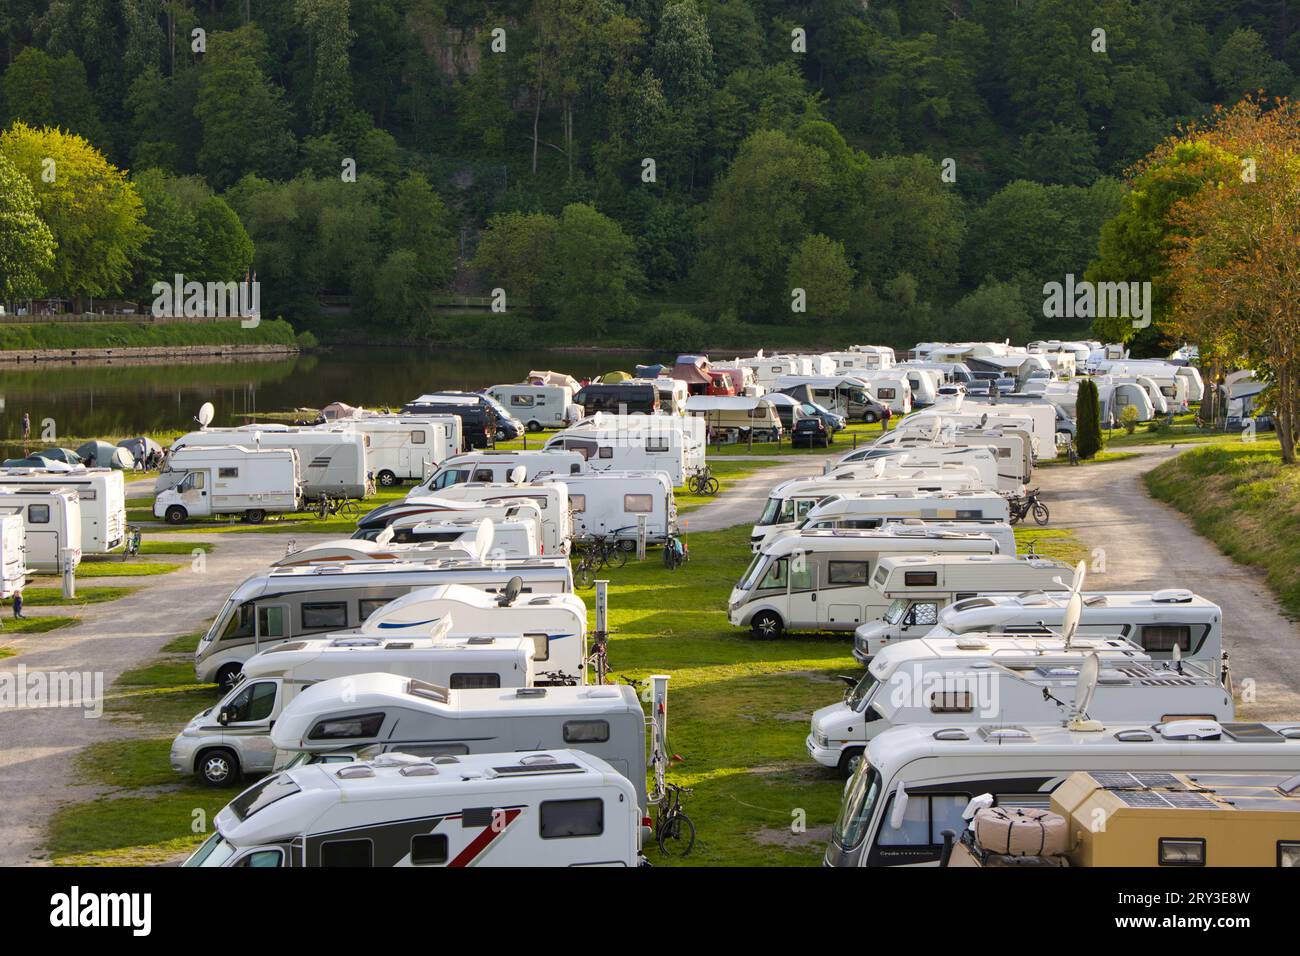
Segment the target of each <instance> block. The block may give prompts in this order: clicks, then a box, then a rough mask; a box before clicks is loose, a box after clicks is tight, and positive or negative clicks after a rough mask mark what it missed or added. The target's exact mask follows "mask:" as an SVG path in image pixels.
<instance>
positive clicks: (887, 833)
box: [876, 793, 970, 846]
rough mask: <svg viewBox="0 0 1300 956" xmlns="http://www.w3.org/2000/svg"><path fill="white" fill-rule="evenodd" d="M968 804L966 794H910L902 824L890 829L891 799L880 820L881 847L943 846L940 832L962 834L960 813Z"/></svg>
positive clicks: (964, 825) (962, 822) (968, 800)
mask: <svg viewBox="0 0 1300 956" xmlns="http://www.w3.org/2000/svg"><path fill="white" fill-rule="evenodd" d="M969 802H970V795H968V794H948V793H945V794H935V795H934V796H930V795H928V794H924V793H922V794H916V793H909V794H908V795H907V809H906V810H905V811H904V812H903V825H902V826H901V827H899V828H898V829H897V830H895V829H894V828H893V827H892V826H890V817H891V816H892V815H893V805H894V800H893V798H890V801H889V805H888V806H886V807H885V816H884V818H883V820H882V821H881V827H880V836H879V838H878V839H877V841H876V842H877V844H878V845H880V846H927V845H928V846H938V845H939V844H942V843H943V831H944V830H952V831H954V832H955V833H961V831H962V830H964V829H965V828H966V821H965V820H963V819H962V815H961V814H962V811H963V810H965V809H966V804H967V803H969Z"/></svg>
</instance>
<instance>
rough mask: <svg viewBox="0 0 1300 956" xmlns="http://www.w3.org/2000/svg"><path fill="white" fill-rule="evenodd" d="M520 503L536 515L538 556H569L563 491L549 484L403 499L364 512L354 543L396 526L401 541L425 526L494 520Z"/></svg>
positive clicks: (474, 485)
mask: <svg viewBox="0 0 1300 956" xmlns="http://www.w3.org/2000/svg"><path fill="white" fill-rule="evenodd" d="M521 502H522V503H531V504H533V505H535V506H536V508H537V509H538V512H539V513H540V516H541V522H542V529H541V538H540V543H541V548H542V554H568V553H569V540H570V539H571V538H572V537H573V525H572V522H571V519H570V515H569V494H568V489H567V488H566V487H565V485H564V483H563V482H559V481H557V482H552V483H549V484H548V483H545V482H530V483H527V484H520V485H516V484H496V483H488V484H481V483H479V482H467V483H463V484H455V485H448V486H447V487H446V488H443V489H441V491H439V493H438V495H437V496H433V495H429V496H419V497H408V498H406V499H405V500H404V501H394V502H392V503H390V504H386V505H383V506H381V507H379V508H376V509H375V510H373V511H371V512H368V513H367V514H365V515H363V516H362V518H361V520H360V521H359V522H357V531H356V533H355V534H354V535H353V537H354V538H369V539H372V540H373V539H375V538H376V537H378V535H379V533H380V532H381V531H383V530H384V529H385V528H387V527H388V526H389V525H396V526H397V527H396V528H395V529H394V535H395V538H398V539H400V537H401V536H402V535H404V534H405V533H406V532H405V530H404V529H408V528H412V527H414V526H416V525H419V524H422V523H423V522H425V521H437V520H442V519H444V518H453V519H461V518H467V517H470V516H471V515H472V514H482V516H483V517H494V516H495V515H494V513H493V512H492V511H489V510H487V509H495V508H505V509H509V508H512V507H514V506H515V505H518V504H520V503H521ZM475 509H479V510H478V511H476V510H475Z"/></svg>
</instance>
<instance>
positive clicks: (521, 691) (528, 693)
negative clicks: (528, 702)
mask: <svg viewBox="0 0 1300 956" xmlns="http://www.w3.org/2000/svg"><path fill="white" fill-rule="evenodd" d="M545 696H546V688H545V687H516V688H515V697H517V698H518V697H545Z"/></svg>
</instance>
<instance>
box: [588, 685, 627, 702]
mask: <svg viewBox="0 0 1300 956" xmlns="http://www.w3.org/2000/svg"><path fill="white" fill-rule="evenodd" d="M587 696H588V697H590V698H592V699H594V700H614V699H616V698H619V697H622V696H623V691H622V690H621V689H620V688H618V687H593V688H592V689H591V690H589V691H587Z"/></svg>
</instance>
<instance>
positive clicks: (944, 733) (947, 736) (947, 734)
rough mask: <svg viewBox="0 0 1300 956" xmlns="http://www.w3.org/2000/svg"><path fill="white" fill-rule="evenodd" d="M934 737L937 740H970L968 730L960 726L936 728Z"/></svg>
mask: <svg viewBox="0 0 1300 956" xmlns="http://www.w3.org/2000/svg"><path fill="white" fill-rule="evenodd" d="M933 737H934V739H935V740H970V737H969V736H968V735H967V734H966V731H964V730H962V729H961V728H960V727H945V728H944V729H943V730H936V731H935V732H934V734H933Z"/></svg>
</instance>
